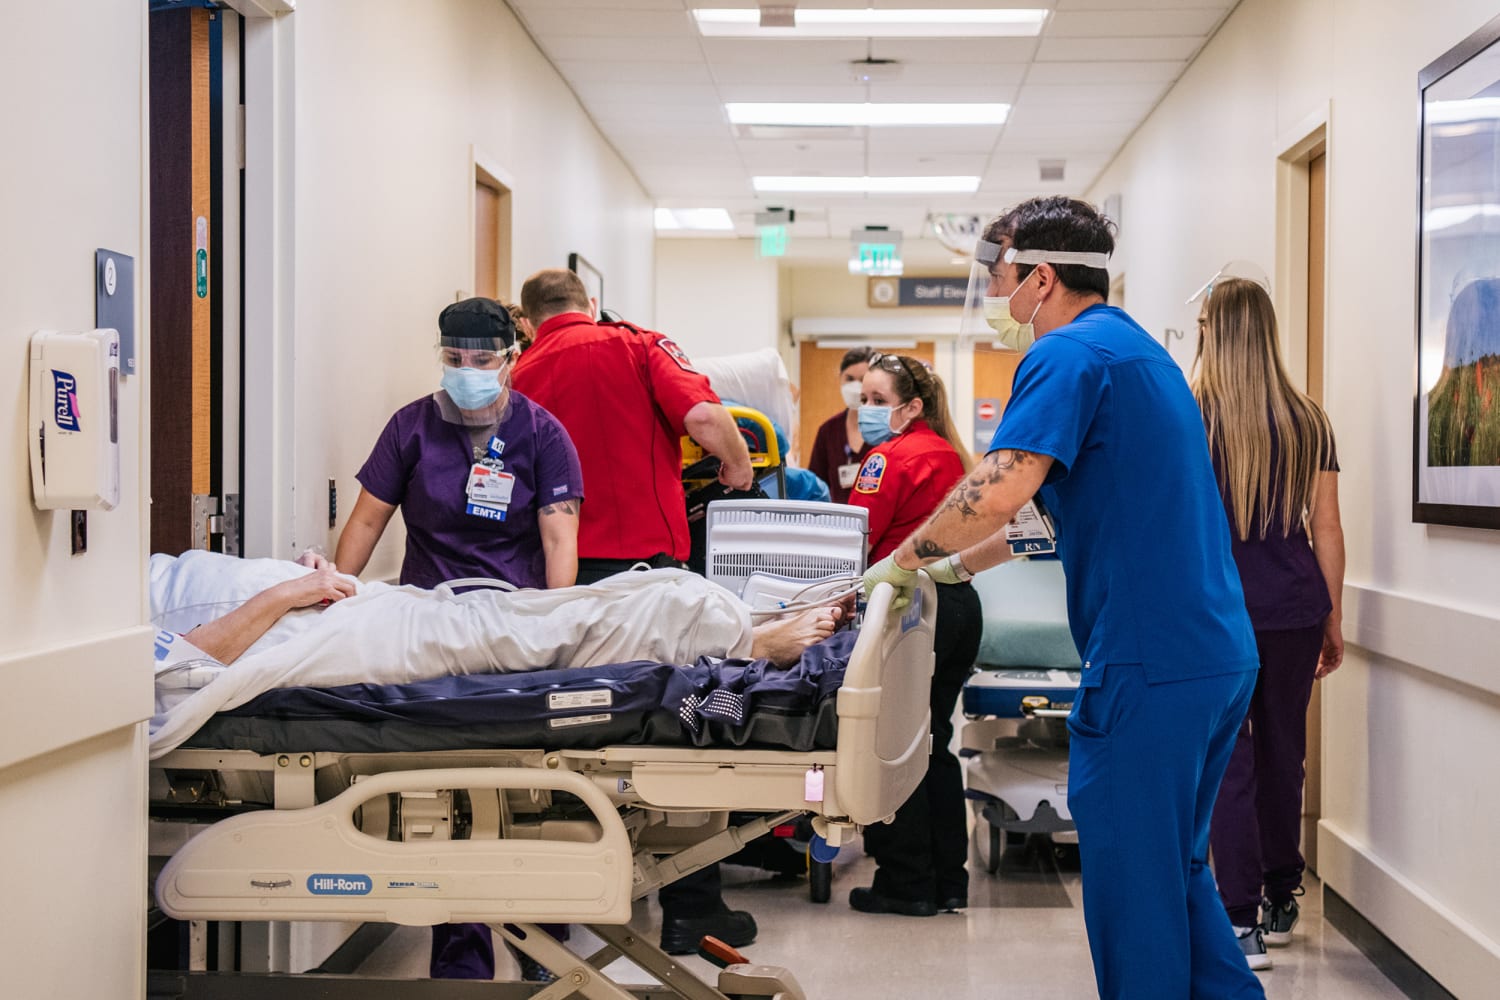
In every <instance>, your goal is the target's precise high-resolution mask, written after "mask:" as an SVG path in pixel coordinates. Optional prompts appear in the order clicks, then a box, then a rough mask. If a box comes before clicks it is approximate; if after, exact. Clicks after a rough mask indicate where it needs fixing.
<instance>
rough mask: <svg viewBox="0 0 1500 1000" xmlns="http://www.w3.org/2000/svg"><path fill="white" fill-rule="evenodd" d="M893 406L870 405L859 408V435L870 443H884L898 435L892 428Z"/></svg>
mask: <svg viewBox="0 0 1500 1000" xmlns="http://www.w3.org/2000/svg"><path fill="white" fill-rule="evenodd" d="M893 409H895V407H892V406H870V405H869V404H866V405H864V406H861V407H860V408H859V436H860V437H862V438H864V439H865V441H866V443H868V444H884V443H885V442H887V441H889V440H890V439H891V438H893V437H895V436H896V432H895V431H894V430H892V429H891V411H892V410H893Z"/></svg>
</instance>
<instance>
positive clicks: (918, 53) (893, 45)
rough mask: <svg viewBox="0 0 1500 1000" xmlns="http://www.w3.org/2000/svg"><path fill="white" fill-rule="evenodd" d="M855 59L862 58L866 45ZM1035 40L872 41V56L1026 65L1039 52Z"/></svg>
mask: <svg viewBox="0 0 1500 1000" xmlns="http://www.w3.org/2000/svg"><path fill="white" fill-rule="evenodd" d="M857 44H858V45H859V52H858V53H857V54H856V55H853V56H851V57H850V58H852V59H862V58H864V55H865V48H864V46H865V43H864V42H859V43H857ZM1036 44H1037V40H1036V39H1035V38H873V39H871V40H870V50H869V51H870V55H872V56H874V57H875V58H876V59H896V60H899V61H901V62H925V63H935V64H943V63H970V64H979V65H995V64H999V63H1024V62H1028V61H1029V60H1030V59H1031V58H1032V53H1034V52H1035V51H1036Z"/></svg>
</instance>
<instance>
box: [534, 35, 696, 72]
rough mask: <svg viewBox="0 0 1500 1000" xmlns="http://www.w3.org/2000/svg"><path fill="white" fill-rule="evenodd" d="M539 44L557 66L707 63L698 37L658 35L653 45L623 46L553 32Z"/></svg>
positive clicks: (596, 39) (603, 40) (539, 41)
mask: <svg viewBox="0 0 1500 1000" xmlns="http://www.w3.org/2000/svg"><path fill="white" fill-rule="evenodd" d="M537 44H538V45H540V46H541V48H542V51H543V52H545V53H546V54H547V58H548V59H551V60H552V62H553V65H557V64H559V63H564V62H647V63H649V62H688V63H702V62H703V52H702V50H701V49H699V48H698V42H697V39H694V38H657V39H653V40H652V42H651V44H650V45H621V44H620V42H619V40H618V39H614V38H600V37H594V36H582V35H579V36H569V37H564V36H561V35H551V36H548V37H545V38H541V37H539V38H537Z"/></svg>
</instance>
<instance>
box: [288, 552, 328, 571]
mask: <svg viewBox="0 0 1500 1000" xmlns="http://www.w3.org/2000/svg"><path fill="white" fill-rule="evenodd" d="M297 565H298V566H306V567H308V568H309V569H324V568H327V569H337V568H338V567H336V566H334V564H333V560H332V559H329V558H328V556H327V555H326V554H324V553H323V552H321V551H319V550H318V549H303V550H302V554H301V555H300V556H298V557H297Z"/></svg>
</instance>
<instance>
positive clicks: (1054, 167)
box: [1036, 160, 1068, 181]
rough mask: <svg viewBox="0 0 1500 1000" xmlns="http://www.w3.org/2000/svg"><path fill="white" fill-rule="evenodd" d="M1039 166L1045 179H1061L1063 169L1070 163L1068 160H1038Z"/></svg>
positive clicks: (1042, 177)
mask: <svg viewBox="0 0 1500 1000" xmlns="http://www.w3.org/2000/svg"><path fill="white" fill-rule="evenodd" d="M1036 164H1037V167H1038V169H1039V171H1040V173H1041V179H1042V180H1044V181H1060V180H1062V179H1063V170H1064V168H1065V167H1066V166H1067V165H1068V161H1067V160H1037V161H1036Z"/></svg>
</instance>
